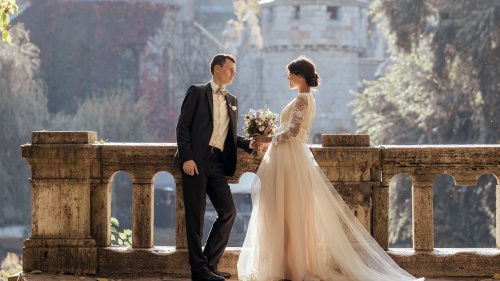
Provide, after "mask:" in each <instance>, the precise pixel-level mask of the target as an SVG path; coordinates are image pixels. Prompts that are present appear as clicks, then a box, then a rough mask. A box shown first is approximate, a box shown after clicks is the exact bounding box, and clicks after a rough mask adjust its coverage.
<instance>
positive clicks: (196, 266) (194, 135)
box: [174, 54, 253, 281]
mask: <svg viewBox="0 0 500 281" xmlns="http://www.w3.org/2000/svg"><path fill="white" fill-rule="evenodd" d="M210 71H211V73H212V80H210V82H209V83H208V84H206V85H192V86H190V87H189V89H188V90H187V93H186V96H185V97H184V101H183V102H182V107H181V113H180V116H179V120H178V122H177V131H176V132H177V153H176V154H175V160H174V164H176V165H179V166H180V167H181V170H182V171H181V173H182V191H183V195H184V208H185V212H186V234H187V242H188V252H189V264H190V265H191V275H192V280H211V281H219V280H224V278H229V277H231V275H230V274H229V273H227V272H220V271H218V270H217V264H218V263H219V261H220V259H221V257H222V254H223V253H224V249H225V248H226V245H227V242H228V240H229V235H230V234H231V228H232V226H233V222H234V220H235V218H236V208H235V206H234V202H233V197H232V195H231V190H230V189H229V185H228V183H227V179H226V176H233V175H234V172H235V170H236V152H237V147H239V148H242V149H244V150H245V151H246V152H248V153H250V152H252V148H251V147H252V145H253V143H252V142H250V141H249V140H245V139H244V138H243V137H240V136H238V135H237V134H236V126H237V121H238V101H237V99H236V97H235V96H233V95H231V94H230V93H228V92H227V91H226V90H225V89H224V87H225V86H227V85H231V83H232V82H233V79H234V77H235V76H236V60H235V58H234V57H233V56H231V55H228V54H218V55H216V56H214V57H213V59H212V63H211V64H210ZM207 195H208V197H209V198H210V201H211V202H212V204H213V206H214V208H215V210H216V211H217V219H216V220H215V222H214V223H213V225H212V229H211V230H210V233H209V235H208V238H207V243H206V245H205V247H204V249H203V250H202V247H201V239H202V237H203V220H204V215H205V200H206V196H207Z"/></svg>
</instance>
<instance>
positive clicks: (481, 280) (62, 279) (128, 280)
mask: <svg viewBox="0 0 500 281" xmlns="http://www.w3.org/2000/svg"><path fill="white" fill-rule="evenodd" d="M18 277H20V278H18ZM55 280H59V281H81V280H84V281H85V280H86V281H132V280H133V281H139V280H143V281H189V280H191V278H189V277H186V276H178V277H172V276H162V275H152V276H131V275H123V276H106V277H95V276H75V275H58V274H39V275H33V274H26V273H24V274H22V275H21V276H13V277H10V278H9V280H8V281H55ZM229 280H234V281H237V280H238V279H237V278H231V279H229ZM425 280H426V281H495V280H494V279H491V278H485V277H426V278H425ZM3 281H7V280H3Z"/></svg>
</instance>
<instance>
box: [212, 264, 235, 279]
mask: <svg viewBox="0 0 500 281" xmlns="http://www.w3.org/2000/svg"><path fill="white" fill-rule="evenodd" d="M208 269H210V271H211V272H212V273H215V274H217V275H219V276H222V277H224V278H226V279H229V278H231V273H229V272H223V271H218V270H217V268H213V267H210V266H209V267H208Z"/></svg>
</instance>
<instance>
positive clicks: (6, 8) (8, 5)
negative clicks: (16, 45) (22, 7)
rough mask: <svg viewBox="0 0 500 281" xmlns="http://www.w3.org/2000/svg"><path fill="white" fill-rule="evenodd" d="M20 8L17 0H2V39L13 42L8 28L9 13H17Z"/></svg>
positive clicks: (0, 7) (0, 24)
mask: <svg viewBox="0 0 500 281" xmlns="http://www.w3.org/2000/svg"><path fill="white" fill-rule="evenodd" d="M18 12H19V8H18V7H17V5H16V0H0V30H1V31H2V41H7V42H9V44H10V43H11V42H12V37H11V36H10V34H9V31H7V29H8V28H9V27H10V16H9V14H17V13H18Z"/></svg>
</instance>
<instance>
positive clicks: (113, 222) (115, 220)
mask: <svg viewBox="0 0 500 281" xmlns="http://www.w3.org/2000/svg"><path fill="white" fill-rule="evenodd" d="M111 224H114V225H116V226H120V223H119V222H118V220H117V219H116V218H113V217H112V218H111Z"/></svg>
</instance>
